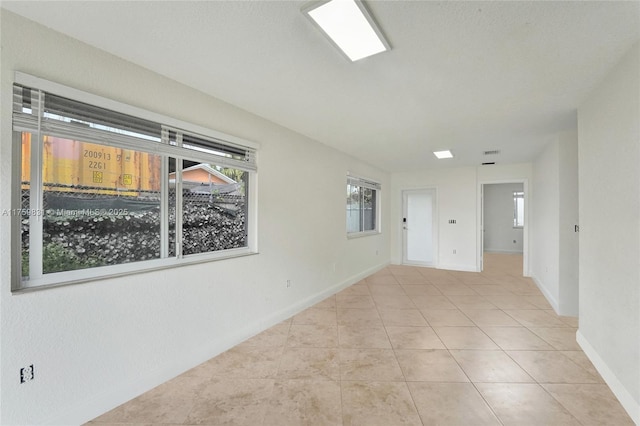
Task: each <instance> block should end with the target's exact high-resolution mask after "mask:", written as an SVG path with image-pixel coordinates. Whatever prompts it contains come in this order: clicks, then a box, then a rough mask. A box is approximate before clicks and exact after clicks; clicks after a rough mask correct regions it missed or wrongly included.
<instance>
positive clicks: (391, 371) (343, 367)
mask: <svg viewBox="0 0 640 426" xmlns="http://www.w3.org/2000/svg"><path fill="white" fill-rule="evenodd" d="M340 377H341V379H342V380H372V381H404V375H403V374H402V370H400V365H398V360H397V359H396V356H395V354H394V352H393V350H391V349H340Z"/></svg>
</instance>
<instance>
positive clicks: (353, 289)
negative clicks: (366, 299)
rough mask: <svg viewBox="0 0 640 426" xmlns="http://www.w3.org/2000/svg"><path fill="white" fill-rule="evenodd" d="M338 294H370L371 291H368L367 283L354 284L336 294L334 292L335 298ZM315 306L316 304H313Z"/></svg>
mask: <svg viewBox="0 0 640 426" xmlns="http://www.w3.org/2000/svg"><path fill="white" fill-rule="evenodd" d="M338 295H342V296H353V295H365V296H368V295H371V292H370V291H369V286H368V285H367V284H354V285H352V286H350V287H347V288H345V289H344V290H342V291H340V292H339V293H338V294H336V298H337V296H338ZM314 307H316V306H314Z"/></svg>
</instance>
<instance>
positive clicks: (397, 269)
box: [389, 265, 422, 277]
mask: <svg viewBox="0 0 640 426" xmlns="http://www.w3.org/2000/svg"><path fill="white" fill-rule="evenodd" d="M420 269H421V268H419V267H416V266H407V265H391V266H389V270H390V271H391V273H392V274H393V276H394V277H407V276H421V275H422V274H421V273H420Z"/></svg>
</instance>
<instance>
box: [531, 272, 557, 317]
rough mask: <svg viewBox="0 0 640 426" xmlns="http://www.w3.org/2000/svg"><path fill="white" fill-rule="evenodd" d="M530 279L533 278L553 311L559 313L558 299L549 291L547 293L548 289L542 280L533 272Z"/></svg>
mask: <svg viewBox="0 0 640 426" xmlns="http://www.w3.org/2000/svg"><path fill="white" fill-rule="evenodd" d="M531 279H532V280H533V282H534V283H535V285H536V286H538V289H540V291H541V292H542V295H543V296H544V297H545V299H547V302H549V304H550V305H551V307H552V308H553V310H554V311H555V313H556V314H558V315H560V306H559V305H558V300H557V299H556V298H555V297H553V296H552V295H551V293H549V290H547V288H546V287H545V285H544V283H543V282H542V280H540V279H539V278H538V277H536V276H535V275H533V274H532V275H531Z"/></svg>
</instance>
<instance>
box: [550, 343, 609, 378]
mask: <svg viewBox="0 0 640 426" xmlns="http://www.w3.org/2000/svg"><path fill="white" fill-rule="evenodd" d="M560 352H561V353H562V354H563V355H564V356H566V357H567V358H569V359H570V360H571V361H573V362H575V363H576V364H578V365H579V366H580V367H582V368H584V369H585V370H587V371H588V372H589V373H590V374H591V375H592V376H594V377H597V378H598V379H599V380H598V381H599V382H600V383H604V380H603V379H602V377H601V376H600V373H598V370H596V368H595V367H594V366H593V364H592V363H591V360H590V359H589V358H587V356H586V355H585V354H584V352H582V350H579V351H560Z"/></svg>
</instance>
